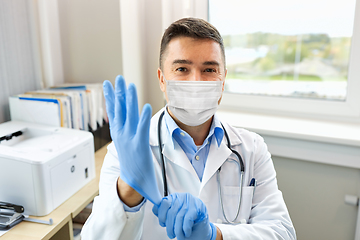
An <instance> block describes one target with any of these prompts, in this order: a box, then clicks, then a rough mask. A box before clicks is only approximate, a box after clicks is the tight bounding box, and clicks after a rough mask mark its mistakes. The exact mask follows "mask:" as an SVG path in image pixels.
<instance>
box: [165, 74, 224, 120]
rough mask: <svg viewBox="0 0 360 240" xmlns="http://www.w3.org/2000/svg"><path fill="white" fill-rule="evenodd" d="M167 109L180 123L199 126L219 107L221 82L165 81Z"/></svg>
mask: <svg viewBox="0 0 360 240" xmlns="http://www.w3.org/2000/svg"><path fill="white" fill-rule="evenodd" d="M165 82H166V93H167V97H168V100H169V101H168V104H167V105H168V108H169V110H170V111H171V113H172V114H173V115H174V116H175V117H176V118H177V119H178V120H179V121H180V122H182V123H184V124H186V125H188V126H199V125H201V124H203V123H204V122H206V121H207V120H209V119H210V118H211V117H212V116H213V115H214V114H215V112H216V110H217V109H218V107H219V99H220V98H221V95H222V86H223V81H176V80H170V81H168V80H166V79H165Z"/></svg>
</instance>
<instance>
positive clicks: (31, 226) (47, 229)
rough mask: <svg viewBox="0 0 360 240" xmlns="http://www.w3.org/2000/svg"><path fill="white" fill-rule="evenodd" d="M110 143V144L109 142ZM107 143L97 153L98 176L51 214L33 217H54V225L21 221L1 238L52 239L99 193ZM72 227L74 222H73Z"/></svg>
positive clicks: (5, 239)
mask: <svg viewBox="0 0 360 240" xmlns="http://www.w3.org/2000/svg"><path fill="white" fill-rule="evenodd" d="M107 145H108V144H107ZM107 145H105V146H104V147H102V148H100V149H99V150H98V151H96V153H95V173H96V176H95V178H94V179H93V180H91V181H90V182H89V183H88V184H86V185H85V186H84V187H83V188H81V189H80V190H79V191H78V192H76V193H75V194H74V195H73V196H71V197H70V198H69V199H68V200H66V201H65V202H64V203H63V204H61V205H60V206H59V207H57V208H56V209H55V210H53V211H52V212H51V213H50V214H48V215H46V216H44V217H34V216H31V218H36V219H41V220H49V218H52V219H53V222H54V223H53V225H51V226H50V225H46V224H39V223H32V222H25V221H23V222H21V223H19V224H18V225H16V226H14V227H13V228H12V229H11V230H10V231H8V232H7V233H5V234H4V235H3V236H1V237H0V239H1V240H8V239H12V240H14V239H19V240H22V239H24V240H25V239H26V240H39V239H44V240H47V239H50V238H51V237H52V236H53V235H54V234H55V233H57V232H58V231H59V230H60V229H61V228H62V227H63V226H65V225H66V224H67V223H69V222H70V221H71V222H72V219H73V218H74V217H75V216H76V215H77V214H79V213H80V212H81V210H82V209H84V208H85V207H86V206H87V205H88V204H89V203H90V202H91V201H92V200H93V199H94V197H95V196H97V195H98V194H99V180H100V170H101V166H102V164H103V161H104V157H105V154H106V152H107ZM71 227H72V223H71Z"/></svg>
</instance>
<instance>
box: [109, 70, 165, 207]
mask: <svg viewBox="0 0 360 240" xmlns="http://www.w3.org/2000/svg"><path fill="white" fill-rule="evenodd" d="M103 90H104V96H105V100H106V112H107V114H108V118H109V124H110V135H111V138H112V140H113V142H114V144H115V148H116V151H117V154H118V158H119V163H120V177H121V179H122V180H123V181H125V182H126V183H127V184H128V185H130V186H131V187H132V188H134V189H135V190H136V191H137V192H138V193H139V194H141V195H142V196H143V197H145V198H146V199H149V200H150V201H151V202H152V203H153V204H159V203H160V201H161V195H160V193H159V191H158V187H157V182H156V178H155V171H154V166H153V159H152V153H151V149H150V144H149V130H150V119H151V106H150V104H145V105H144V107H143V110H142V113H141V116H140V119H139V109H138V99H137V94H136V87H135V85H134V84H129V86H128V89H127V90H126V83H125V80H124V78H123V77H122V76H117V77H116V79H115V92H114V89H113V86H112V84H111V82H109V81H104V84H103Z"/></svg>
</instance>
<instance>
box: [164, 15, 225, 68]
mask: <svg viewBox="0 0 360 240" xmlns="http://www.w3.org/2000/svg"><path fill="white" fill-rule="evenodd" d="M175 37H191V38H195V39H211V40H214V41H215V42H217V43H219V45H220V48H221V54H222V57H223V60H224V65H225V50H224V43H223V39H222V37H221V35H220V33H219V31H218V30H217V29H216V28H215V27H214V26H213V25H211V24H210V23H208V22H207V21H205V20H203V19H200V18H182V19H179V20H177V21H176V22H173V23H172V24H171V25H170V26H169V27H168V28H167V29H166V30H165V32H164V35H163V37H162V39H161V45H160V58H159V66H160V69H162V60H163V55H164V53H165V51H166V48H167V46H168V44H169V42H170V41H171V39H173V38H175Z"/></svg>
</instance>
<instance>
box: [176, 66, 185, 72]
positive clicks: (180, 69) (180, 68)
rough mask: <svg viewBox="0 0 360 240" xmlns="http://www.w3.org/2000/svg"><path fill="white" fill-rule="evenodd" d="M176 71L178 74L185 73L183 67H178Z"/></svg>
mask: <svg viewBox="0 0 360 240" xmlns="http://www.w3.org/2000/svg"><path fill="white" fill-rule="evenodd" d="M176 71H178V72H186V71H187V69H186V68H184V67H179V68H177V69H176Z"/></svg>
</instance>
